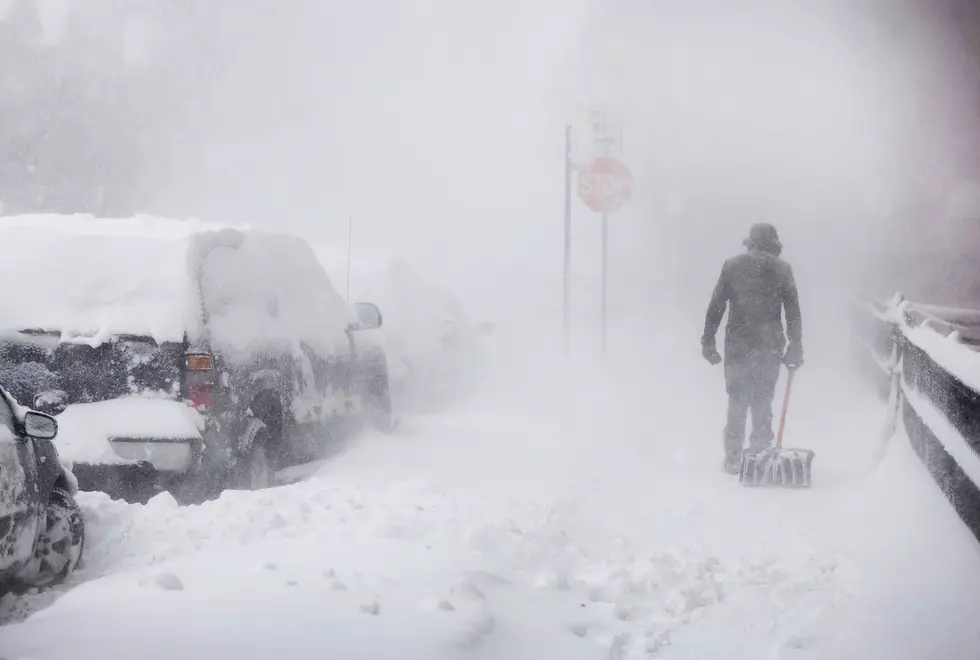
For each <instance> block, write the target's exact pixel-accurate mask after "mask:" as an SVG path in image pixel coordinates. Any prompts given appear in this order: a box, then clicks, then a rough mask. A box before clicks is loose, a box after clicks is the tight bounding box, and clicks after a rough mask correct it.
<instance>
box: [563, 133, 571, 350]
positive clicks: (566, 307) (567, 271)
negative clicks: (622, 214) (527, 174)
mask: <svg viewBox="0 0 980 660" xmlns="http://www.w3.org/2000/svg"><path fill="white" fill-rule="evenodd" d="M571 307H572V127H571V125H568V126H565V268H564V276H563V279H562V332H563V340H564V346H565V355H566V357H567V356H568V354H569V351H570V346H571V338H570V335H571Z"/></svg>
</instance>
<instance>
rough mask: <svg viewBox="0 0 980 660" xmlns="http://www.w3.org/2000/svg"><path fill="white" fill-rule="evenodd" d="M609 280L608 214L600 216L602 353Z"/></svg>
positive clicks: (604, 346)
mask: <svg viewBox="0 0 980 660" xmlns="http://www.w3.org/2000/svg"><path fill="white" fill-rule="evenodd" d="M608 279H609V214H608V213H603V214H602V352H603V354H605V352H606V309H607V299H606V295H607V294H606V292H607V286H606V285H607V283H608Z"/></svg>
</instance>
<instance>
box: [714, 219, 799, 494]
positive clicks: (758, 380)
mask: <svg viewBox="0 0 980 660" xmlns="http://www.w3.org/2000/svg"><path fill="white" fill-rule="evenodd" d="M743 244H744V245H745V247H746V248H747V251H746V252H745V253H743V254H740V255H738V256H735V257H732V258H731V259H729V260H727V261H726V262H725V264H724V266H722V269H721V276H720V277H719V278H718V283H717V285H715V289H714V292H713V293H712V294H711V302H709V303H708V312H707V315H706V317H705V321H704V335H702V337H701V354H702V355H703V356H704V358H705V359H706V360H707V361H708V362H710V363H711V364H713V365H715V364H718V363H719V362H721V361H722V358H721V355H719V354H718V350H717V348H716V347H715V334H716V333H717V332H718V327H719V325H721V319H722V317H723V316H724V315H725V307H726V306H727V307H728V325H727V327H726V328H725V367H724V368H725V389H726V390H727V391H728V421H727V423H726V425H725V432H724V445H725V461H724V469H725V471H727V472H728V473H730V474H738V472H739V468H740V465H741V460H742V446H743V444H744V442H745V423H746V417H747V415H748V412H749V411H750V410H751V411H752V433H751V435H750V436H749V451H758V450H759V449H765V448H766V447H769V446H770V445H771V444H772V441H773V432H772V400H773V396H774V395H775V391H776V381H777V380H778V379H779V365H780V363H782V364H785V365H786V366H787V367H788V368H789V369H797V368H799V367H800V366H802V365H803V344H802V341H803V330H802V320H801V318H800V303H799V296H798V293H797V290H796V282H795V280H794V278H793V269H792V268H791V267H790V265H789V264H788V263H787V262H786V261H784V260H782V259H780V258H779V255H780V253H781V252H782V248H783V246H782V244H781V243H780V242H779V235H778V234H777V233H776V228H775V227H773V226H772V225H770V224H767V223H759V224H756V225H753V226H752V228H751V229H750V231H749V237H748V238H746V239H745V241H744V243H743ZM783 309H785V310H786V332H785V333H784V331H783V322H782V312H783ZM787 335H788V336H789V343H788V345H787Z"/></svg>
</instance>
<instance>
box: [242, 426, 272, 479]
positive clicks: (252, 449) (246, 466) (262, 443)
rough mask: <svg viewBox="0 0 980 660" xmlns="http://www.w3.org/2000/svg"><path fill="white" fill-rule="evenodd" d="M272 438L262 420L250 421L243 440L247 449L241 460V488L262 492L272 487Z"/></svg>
mask: <svg viewBox="0 0 980 660" xmlns="http://www.w3.org/2000/svg"><path fill="white" fill-rule="evenodd" d="M270 437H271V436H270V434H269V429H268V427H267V426H266V425H265V424H264V423H263V422H262V421H261V420H258V419H254V418H253V419H251V420H249V424H248V426H247V427H246V431H245V434H244V437H243V439H242V440H243V442H242V445H243V446H245V447H247V449H246V450H245V453H244V454H243V455H242V457H241V459H239V460H240V470H239V473H240V475H241V476H240V479H239V487H240V488H242V489H244V490H262V489H263V488H268V487H269V486H271V485H272V483H273V475H274V473H275V469H274V468H273V466H272V462H271V461H270V460H269V441H270Z"/></svg>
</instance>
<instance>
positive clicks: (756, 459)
mask: <svg viewBox="0 0 980 660" xmlns="http://www.w3.org/2000/svg"><path fill="white" fill-rule="evenodd" d="M794 372H795V369H790V370H789V377H788V378H787V379H786V394H785V396H784V397H783V411H782V414H780V416H779V433H778V434H777V435H776V446H775V447H768V448H766V449H762V450H760V451H754V452H753V451H747V452H744V453H743V454H742V469H741V471H740V472H739V475H738V480H739V482H740V483H742V484H743V485H745V486H775V487H780V486H782V487H786V488H809V487H810V464H811V463H812V462H813V452H812V451H810V450H809V449H787V448H785V447H783V429H784V428H785V426H786V410H787V409H788V408H789V393H790V389H791V388H792V387H793V374H794Z"/></svg>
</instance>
